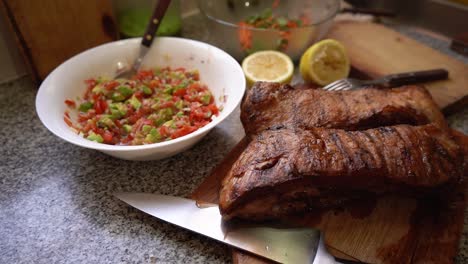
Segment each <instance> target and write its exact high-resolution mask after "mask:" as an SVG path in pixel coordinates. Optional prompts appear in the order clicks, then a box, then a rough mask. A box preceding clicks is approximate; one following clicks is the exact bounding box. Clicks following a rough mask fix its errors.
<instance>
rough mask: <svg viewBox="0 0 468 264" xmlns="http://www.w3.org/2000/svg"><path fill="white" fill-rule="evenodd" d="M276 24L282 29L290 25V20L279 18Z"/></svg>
mask: <svg viewBox="0 0 468 264" xmlns="http://www.w3.org/2000/svg"><path fill="white" fill-rule="evenodd" d="M276 22H277V23H278V25H279V26H280V27H282V28H284V27H286V26H287V25H288V20H287V19H286V18H284V17H279V18H278V19H277V20H276Z"/></svg>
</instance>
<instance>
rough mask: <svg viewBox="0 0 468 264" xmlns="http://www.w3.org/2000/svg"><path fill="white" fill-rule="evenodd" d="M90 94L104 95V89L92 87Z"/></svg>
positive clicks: (100, 86)
mask: <svg viewBox="0 0 468 264" xmlns="http://www.w3.org/2000/svg"><path fill="white" fill-rule="evenodd" d="M91 92H93V93H95V94H104V87H103V86H102V85H100V84H98V85H96V86H94V88H93V89H92V90H91Z"/></svg>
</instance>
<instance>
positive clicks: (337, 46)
mask: <svg viewBox="0 0 468 264" xmlns="http://www.w3.org/2000/svg"><path fill="white" fill-rule="evenodd" d="M349 70H350V63H349V58H348V55H347V54H346V51H345V48H344V47H343V45H342V44H341V43H340V42H338V41H336V40H334V39H325V40H322V41H320V42H317V43H315V44H314V45H312V46H311V47H310V48H308V49H307V50H306V52H305V53H304V54H303V55H302V57H301V61H300V64H299V71H300V73H301V75H302V78H303V79H304V80H305V81H306V82H314V83H316V84H319V85H327V84H329V83H331V82H334V81H336V80H339V79H343V78H346V77H348V74H349Z"/></svg>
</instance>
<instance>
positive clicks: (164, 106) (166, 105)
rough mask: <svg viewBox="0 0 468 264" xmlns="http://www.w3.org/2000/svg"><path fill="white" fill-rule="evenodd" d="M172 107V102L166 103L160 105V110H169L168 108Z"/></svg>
mask: <svg viewBox="0 0 468 264" xmlns="http://www.w3.org/2000/svg"><path fill="white" fill-rule="evenodd" d="M173 106H174V102H172V101H168V102H164V103H162V104H161V107H160V108H169V107H173Z"/></svg>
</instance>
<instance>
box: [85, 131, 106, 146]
mask: <svg viewBox="0 0 468 264" xmlns="http://www.w3.org/2000/svg"><path fill="white" fill-rule="evenodd" d="M87 139H88V140H91V141H96V142H98V143H102V142H104V139H103V138H102V136H101V135H99V134H96V133H94V132H91V133H89V135H88V137H87Z"/></svg>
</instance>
